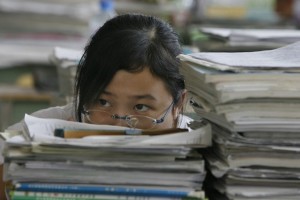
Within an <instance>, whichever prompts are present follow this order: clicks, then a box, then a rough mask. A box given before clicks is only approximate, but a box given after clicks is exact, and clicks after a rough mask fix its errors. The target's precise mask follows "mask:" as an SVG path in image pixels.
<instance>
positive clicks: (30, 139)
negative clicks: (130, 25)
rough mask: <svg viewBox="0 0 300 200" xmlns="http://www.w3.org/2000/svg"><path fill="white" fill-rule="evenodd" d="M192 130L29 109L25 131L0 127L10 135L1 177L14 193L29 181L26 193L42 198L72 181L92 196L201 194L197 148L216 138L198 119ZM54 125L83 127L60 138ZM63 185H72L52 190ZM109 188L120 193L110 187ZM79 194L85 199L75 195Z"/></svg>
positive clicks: (202, 171) (201, 170)
mask: <svg viewBox="0 0 300 200" xmlns="http://www.w3.org/2000/svg"><path fill="white" fill-rule="evenodd" d="M189 129H190V130H189ZM189 129H166V130H160V131H153V132H149V131H144V130H139V129H131V128H128V127H121V126H110V125H93V124H86V123H79V122H72V121H65V120H58V119H44V118H38V117H33V116H30V115H26V116H25V118H24V131H23V132H22V131H21V132H9V131H6V132H4V133H2V134H1V135H3V138H5V151H4V157H5V162H4V166H5V167H4V169H5V170H4V179H5V180H6V181H12V183H13V187H11V188H10V192H11V197H12V199H18V198H19V199H21V198H22V195H20V193H15V192H20V190H22V188H23V189H24V188H25V187H26V186H30V187H27V189H26V192H27V193H28V194H32V195H30V196H28V195H25V197H24V199H25V198H27V199H38V197H37V196H38V194H37V193H59V194H60V193H72V192H75V191H71V190H72V189H75V186H80V188H79V189H80V190H79V189H78V188H77V189H78V190H76V191H80V192H79V193H80V194H82V193H84V194H86V195H95V191H96V192H97V191H98V192H99V193H100V194H97V195H112V196H110V198H106V197H105V196H104V197H103V198H101V197H99V198H98V197H97V198H98V199H122V198H123V196H126V197H127V196H128V198H129V199H130V198H133V197H134V196H135V197H136V198H147V199H148V198H149V199H153V200H159V199H161V198H163V199H199V200H201V199H203V198H202V196H201V197H200V196H195V197H194V196H193V197H189V196H188V195H187V194H188V192H195V194H198V192H199V194H201V195H203V194H204V191H203V189H202V187H203V182H204V179H205V177H206V170H205V167H204V166H205V161H204V158H203V156H202V154H201V153H200V152H199V149H201V148H206V147H208V146H210V145H211V142H212V137H211V126H210V124H209V123H207V122H206V121H202V120H199V121H194V122H192V123H191V124H190V127H189ZM57 130H59V131H63V133H64V134H65V133H67V131H72V132H73V133H74V132H75V133H74V134H77V132H80V134H82V133H84V134H83V135H81V136H80V137H66V136H64V137H61V136H62V135H57V134H58V133H55V131H57ZM73 133H72V134H73ZM85 133H93V134H92V135H90V134H86V135H85ZM95 133H105V134H104V135H103V134H102V135H101V134H95ZM112 133H113V134H112ZM115 133H116V134H115ZM59 134H61V133H59ZM26 184H27V185H26ZM52 186H53V187H52ZM58 186H62V187H61V188H69V190H68V191H61V190H56V191H54V189H55V188H60V187H58ZM51 187H52V190H50V188H51ZM38 188H39V189H41V188H44V190H43V191H41V190H39V189H38ZM46 188H48V189H46ZM108 188H111V189H113V191H114V192H118V193H117V194H115V193H112V191H110V193H109V194H108V193H105V191H106V189H108ZM92 189H94V190H95V191H94V192H93V191H92ZM101 191H102V192H101ZM145 191H146V192H145ZM32 192H34V194H33V193H32ZM27 193H26V194H27ZM102 193H104V194H102ZM17 194H19V195H17ZM43 195H44V194H43ZM176 195H177V196H176ZM178 195H181V196H178ZM113 196H114V197H113ZM119 196H120V197H119ZM94 197H95V196H93V198H94ZM41 198H44V199H46V198H47V197H46V196H42V197H41ZM51 198H52V197H51V196H49V199H51ZM63 198H64V197H62V198H61V199H63ZM66 198H69V197H66ZM76 198H77V196H74V199H76ZM80 198H81V199H84V198H82V197H78V198H77V199H80ZM88 198H91V199H93V198H92V197H89V196H88V197H87V199H88ZM97 198H96V199H97ZM52 199H54V198H52ZM94 199H95V198H94ZM55 200H57V199H55Z"/></svg>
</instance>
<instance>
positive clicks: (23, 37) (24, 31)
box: [0, 0, 98, 67]
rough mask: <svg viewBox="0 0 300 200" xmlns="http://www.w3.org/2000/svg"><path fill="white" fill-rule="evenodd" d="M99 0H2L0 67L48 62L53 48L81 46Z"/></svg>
mask: <svg viewBox="0 0 300 200" xmlns="http://www.w3.org/2000/svg"><path fill="white" fill-rule="evenodd" d="M97 11H98V0H75V1H69V0H61V1H57V0H43V1H36V0H2V1H1V4H0V27H1V30H0V44H1V45H0V58H1V63H0V66H3V67H8V66H11V65H13V66H15V65H21V64H23V63H35V64H41V63H43V64H45V63H47V64H48V55H49V54H50V52H51V50H52V49H53V47H55V46H57V45H60V46H63V47H69V48H75V49H83V48H84V46H85V44H86V42H87V39H88V38H89V37H90V30H89V24H90V21H91V19H92V17H93V16H94V15H95V14H96V13H97Z"/></svg>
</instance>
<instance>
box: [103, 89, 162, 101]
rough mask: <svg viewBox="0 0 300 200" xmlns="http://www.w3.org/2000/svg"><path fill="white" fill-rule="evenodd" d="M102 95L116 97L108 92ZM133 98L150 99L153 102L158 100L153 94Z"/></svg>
mask: <svg viewBox="0 0 300 200" xmlns="http://www.w3.org/2000/svg"><path fill="white" fill-rule="evenodd" d="M102 94H105V95H109V96H116V95H114V94H113V93H111V92H108V91H103V93H102ZM131 98H133V99H148V100H152V101H156V100H157V99H156V98H155V97H154V96H153V95H151V94H142V95H132V96H131Z"/></svg>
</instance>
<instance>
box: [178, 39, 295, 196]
mask: <svg viewBox="0 0 300 200" xmlns="http://www.w3.org/2000/svg"><path fill="white" fill-rule="evenodd" d="M299 53H300V42H297V43H293V44H290V45H287V46H284V47H280V48H277V49H272V50H264V51H255V52H235V53H229V52H219V53H213V52H200V53H194V54H189V55H180V56H179V58H180V59H181V61H182V63H183V66H182V68H181V72H182V73H183V74H184V76H185V77H188V78H186V85H187V88H188V90H189V91H190V96H191V97H192V100H191V103H192V106H193V108H194V110H195V112H196V113H197V115H198V116H200V117H203V118H204V119H206V120H207V121H210V123H211V125H212V132H213V145H212V148H209V149H206V150H205V153H204V157H205V159H206V160H207V163H208V169H209V174H210V176H209V178H208V179H207V184H206V186H207V187H206V189H207V191H209V192H208V194H210V199H230V200H237V199H239V200H241V199H243V200H244V199H247V200H252V199H253V200H254V199H267V200H275V199H276V200H277V199H298V198H299V196H300V162H299V160H300V112H299V111H300V73H299V72H300V57H299Z"/></svg>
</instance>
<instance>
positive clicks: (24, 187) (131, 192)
mask: <svg viewBox="0 0 300 200" xmlns="http://www.w3.org/2000/svg"><path fill="white" fill-rule="evenodd" d="M15 191H32V192H61V193H75V194H76V193H79V194H104V195H116V196H117V195H120V196H144V197H145V196H149V197H166V198H168V197H169V198H172V197H173V198H185V197H191V198H199V199H201V198H203V197H204V196H203V191H199V192H197V191H180V190H166V189H151V188H143V187H118V186H101V185H96V186H93V185H78V184H70V185H67V184H46V183H43V184H35V183H18V184H16V185H15Z"/></svg>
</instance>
